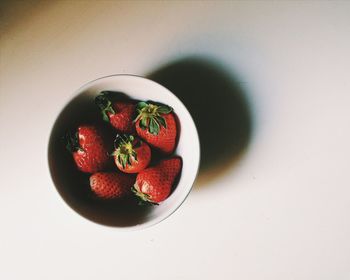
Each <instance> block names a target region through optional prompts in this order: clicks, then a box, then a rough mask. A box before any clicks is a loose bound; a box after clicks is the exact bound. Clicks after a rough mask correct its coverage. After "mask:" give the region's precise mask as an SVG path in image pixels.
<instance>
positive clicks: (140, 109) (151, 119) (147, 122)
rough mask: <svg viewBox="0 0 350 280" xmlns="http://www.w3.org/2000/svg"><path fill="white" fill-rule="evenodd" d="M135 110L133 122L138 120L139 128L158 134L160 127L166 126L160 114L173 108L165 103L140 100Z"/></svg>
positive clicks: (164, 113)
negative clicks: (135, 115) (135, 114)
mask: <svg viewBox="0 0 350 280" xmlns="http://www.w3.org/2000/svg"><path fill="white" fill-rule="evenodd" d="M136 111H137V114H138V115H137V117H136V119H135V122H137V121H140V122H139V123H140V127H141V129H143V130H146V129H147V130H148V131H149V133H151V134H153V135H158V133H159V130H160V129H161V127H164V128H166V127H167V124H166V121H165V119H164V117H163V116H162V115H166V114H169V113H171V112H172V111H173V109H172V108H171V107H169V106H166V105H162V104H153V103H150V102H144V101H142V102H139V103H138V104H137V106H136Z"/></svg>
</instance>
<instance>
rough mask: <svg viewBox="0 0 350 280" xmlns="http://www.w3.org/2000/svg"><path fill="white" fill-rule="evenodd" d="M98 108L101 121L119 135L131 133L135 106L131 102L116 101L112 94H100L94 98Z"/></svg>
mask: <svg viewBox="0 0 350 280" xmlns="http://www.w3.org/2000/svg"><path fill="white" fill-rule="evenodd" d="M95 103H96V105H97V106H98V107H99V108H100V110H101V113H102V117H103V120H104V121H106V122H109V123H110V124H111V125H112V126H113V127H114V128H116V129H117V130H118V131H119V132H121V133H129V134H131V133H133V132H134V129H135V128H134V126H133V122H132V121H133V117H134V113H135V105H134V104H133V103H132V102H131V101H116V100H115V95H113V92H108V91H107V92H101V94H100V95H98V96H96V98H95Z"/></svg>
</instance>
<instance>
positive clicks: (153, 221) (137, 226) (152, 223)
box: [46, 73, 201, 232]
mask: <svg viewBox="0 0 350 280" xmlns="http://www.w3.org/2000/svg"><path fill="white" fill-rule="evenodd" d="M113 77H127V78H137V79H140V80H144V81H146V82H148V83H153V84H155V85H156V86H158V87H161V88H163V89H164V91H166V92H167V93H168V94H170V95H172V97H173V98H175V100H176V101H177V102H178V103H179V104H180V105H181V106H182V107H183V108H185V111H186V112H187V113H188V116H189V119H190V121H191V122H192V124H193V128H194V131H193V132H194V135H195V139H196V142H197V144H198V145H197V149H198V160H197V164H196V167H195V170H196V172H195V175H194V176H193V179H192V183H191V186H190V187H189V188H188V191H187V193H186V195H185V196H184V197H183V198H182V200H181V201H180V202H179V203H178V204H177V205H176V207H174V208H171V209H169V210H168V211H167V212H165V214H163V215H162V216H160V217H159V218H153V219H151V220H150V221H147V222H145V223H141V224H135V225H132V226H125V227H121V226H114V225H108V224H103V223H99V222H97V221H94V220H92V219H89V218H87V217H85V216H84V215H83V214H81V213H79V212H78V211H76V210H75V209H73V208H72V207H71V206H70V205H69V204H68V203H67V202H66V201H65V199H64V198H63V197H62V195H61V194H60V193H59V191H58V190H57V186H56V184H55V182H54V180H53V178H52V175H51V172H52V170H51V167H50V139H51V134H52V131H53V128H54V126H55V124H56V121H57V119H58V118H59V116H60V115H61V113H62V112H63V110H64V108H65V107H66V106H67V105H68V104H69V103H70V102H71V101H72V100H73V99H74V98H75V97H77V96H78V95H79V94H81V93H82V91H83V90H84V89H88V88H89V85H91V84H93V83H95V82H97V81H100V80H104V79H108V78H113ZM60 108H61V109H60V110H58V113H56V114H55V118H54V119H53V123H52V125H51V129H50V131H49V135H48V141H47V142H46V143H47V148H46V156H47V167H48V172H49V174H50V180H51V183H52V184H53V186H54V187H55V189H56V193H57V194H58V196H59V197H60V199H61V201H63V202H64V204H65V205H66V206H67V207H68V208H70V209H71V210H72V211H73V212H75V213H76V214H78V215H79V216H81V217H83V218H84V219H83V220H85V221H89V222H91V223H93V224H97V225H100V226H103V227H105V228H110V229H111V230H117V231H123V232H130V231H136V230H143V229H147V228H150V227H152V226H155V225H157V224H159V223H160V222H162V221H164V220H166V219H167V218H169V217H170V216H171V215H173V214H174V213H175V212H176V211H177V210H178V209H179V208H180V206H181V205H182V204H183V203H184V202H185V200H186V199H187V198H188V196H189V194H190V192H191V191H192V189H193V185H194V183H195V181H196V179H197V177H198V173H199V167H200V162H201V148H200V139H199V134H198V129H197V126H196V123H195V122H194V120H193V117H192V115H191V113H190V112H189V110H188V109H187V107H186V106H185V104H184V103H183V102H182V101H181V100H180V99H179V98H178V97H177V96H176V95H175V94H174V93H173V92H172V91H171V90H169V89H168V88H167V87H165V86H163V85H162V84H160V83H158V82H156V81H154V80H151V79H149V78H146V77H143V76H141V75H136V74H126V73H123V74H111V75H106V76H102V77H99V78H96V79H94V80H91V81H89V82H86V83H84V84H83V85H81V86H80V87H79V88H78V89H76V90H75V91H73V93H72V94H71V95H70V96H69V98H68V99H65V102H64V104H63V105H62V106H60Z"/></svg>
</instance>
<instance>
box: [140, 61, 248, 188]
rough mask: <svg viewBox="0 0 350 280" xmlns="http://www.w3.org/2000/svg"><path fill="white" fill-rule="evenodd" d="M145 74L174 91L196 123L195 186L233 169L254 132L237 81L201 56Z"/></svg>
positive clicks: (245, 97) (227, 72)
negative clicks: (198, 159) (198, 158)
mask: <svg viewBox="0 0 350 280" xmlns="http://www.w3.org/2000/svg"><path fill="white" fill-rule="evenodd" d="M146 77H147V78H149V79H151V80H154V81H156V82H158V83H159V84H161V85H163V86H165V87H166V88H168V89H169V90H170V91H171V92H173V93H174V94H175V95H176V96H177V97H178V98H179V99H180V100H181V101H182V102H183V103H184V105H185V106H186V107H187V109H188V110H189V112H190V114H191V116H192V118H193V120H194V122H195V124H196V127H197V130H198V135H199V139H200V148H201V163H200V169H199V173H198V178H197V183H196V186H198V187H200V188H201V187H202V186H205V185H208V184H207V183H208V182H209V181H212V180H215V179H217V178H219V177H220V176H222V175H223V174H225V173H226V172H228V171H230V170H232V168H233V166H234V165H235V164H236V163H237V162H238V161H239V159H240V158H241V157H242V156H243V154H244V153H245V151H246V150H247V148H248V146H249V143H250V141H251V137H252V132H253V119H252V114H251V110H250V106H249V102H248V100H247V95H246V93H245V92H244V90H243V88H242V86H241V84H240V83H239V81H238V80H237V79H236V78H235V77H233V76H232V75H231V74H230V73H229V71H227V70H226V69H225V68H224V67H223V66H222V65H221V64H220V63H218V62H216V61H214V60H211V59H207V58H202V57H187V58H183V59H180V60H177V61H174V62H172V63H169V64H167V65H165V66H163V67H161V68H159V69H157V70H155V71H153V72H151V73H149V74H148V75H147V76H146Z"/></svg>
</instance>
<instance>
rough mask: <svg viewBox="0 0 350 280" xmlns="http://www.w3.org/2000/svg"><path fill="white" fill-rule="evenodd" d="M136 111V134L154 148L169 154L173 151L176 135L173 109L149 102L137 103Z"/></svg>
mask: <svg viewBox="0 0 350 280" xmlns="http://www.w3.org/2000/svg"><path fill="white" fill-rule="evenodd" d="M136 109H137V113H138V116H137V118H136V132H137V134H138V135H139V136H140V137H141V138H142V139H143V140H145V141H146V142H148V143H149V144H150V145H151V146H153V147H154V148H156V149H158V150H160V151H161V152H163V153H165V154H171V153H172V152H173V151H174V149H175V145H176V133H177V128H176V121H175V116H174V113H172V111H173V109H172V108H170V107H169V106H166V105H156V104H153V103H149V102H148V103H146V102H139V103H138V104H137V108H136Z"/></svg>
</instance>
